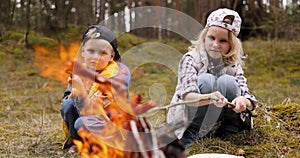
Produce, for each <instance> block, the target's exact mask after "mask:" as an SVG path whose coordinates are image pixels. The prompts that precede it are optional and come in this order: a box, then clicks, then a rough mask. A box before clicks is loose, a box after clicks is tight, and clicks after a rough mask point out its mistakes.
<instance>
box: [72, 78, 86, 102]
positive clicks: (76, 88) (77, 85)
mask: <svg viewBox="0 0 300 158" xmlns="http://www.w3.org/2000/svg"><path fill="white" fill-rule="evenodd" d="M71 82H72V90H71V95H72V97H74V96H81V97H84V96H86V95H87V94H86V91H85V88H84V84H83V82H82V80H81V79H80V77H79V76H77V75H73V76H72V80H71Z"/></svg>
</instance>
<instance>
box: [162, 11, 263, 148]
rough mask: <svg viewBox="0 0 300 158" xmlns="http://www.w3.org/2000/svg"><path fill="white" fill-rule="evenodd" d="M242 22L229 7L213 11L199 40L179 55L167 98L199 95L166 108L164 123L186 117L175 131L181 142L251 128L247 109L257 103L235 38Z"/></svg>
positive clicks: (189, 141) (185, 142) (185, 98)
mask: <svg viewBox="0 0 300 158" xmlns="http://www.w3.org/2000/svg"><path fill="white" fill-rule="evenodd" d="M241 22H242V20H241V18H240V16H239V15H238V13H237V12H235V11H233V10H230V9H226V8H222V9H217V10H215V11H213V12H212V13H211V14H210V15H209V17H208V19H207V23H206V25H205V28H204V29H203V30H202V32H201V34H200V36H199V38H198V40H197V41H195V42H193V44H192V46H191V47H190V48H189V52H187V53H186V54H185V55H184V56H183V57H182V59H181V60H180V63H179V68H178V82H177V86H176V91H175V94H174V96H173V98H172V103H174V102H179V101H187V100H197V99H199V98H204V99H202V100H201V101H199V102H198V103H197V104H193V105H180V106H176V107H172V108H171V109H170V110H169V111H168V114H167V122H168V123H171V122H173V121H179V120H182V118H183V117H187V118H188V122H189V125H188V126H187V127H186V128H182V129H179V130H176V131H175V134H176V136H177V137H178V138H179V139H180V140H181V141H182V142H183V143H184V145H185V146H189V145H191V144H192V143H193V142H194V141H196V140H197V139H199V138H203V137H212V136H216V137H220V138H224V137H226V136H228V135H231V134H235V133H238V132H241V131H243V130H250V129H251V125H252V123H251V122H252V121H251V116H250V113H249V109H250V110H254V109H255V108H256V106H257V100H256V99H255V97H254V96H253V95H252V94H251V93H250V92H249V89H248V86H247V79H246V78H245V76H244V71H243V69H242V65H243V64H244V62H243V60H242V57H243V48H242V44H241V42H240V40H239V39H238V38H237V36H238V34H239V32H240V28H241ZM205 98H206V99H205ZM207 98H208V99H207ZM230 104H231V106H230ZM233 105H234V106H233Z"/></svg>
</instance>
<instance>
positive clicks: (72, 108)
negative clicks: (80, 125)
mask: <svg viewBox="0 0 300 158" xmlns="http://www.w3.org/2000/svg"><path fill="white" fill-rule="evenodd" d="M60 113H61V116H62V118H63V120H64V121H65V123H66V125H67V127H68V130H69V133H70V136H71V137H72V138H74V139H78V140H80V136H79V135H78V134H77V131H76V129H75V128H74V125H75V121H76V120H77V119H78V118H79V114H78V109H77V108H76V104H75V99H73V98H72V99H63V101H62V103H61V109H60Z"/></svg>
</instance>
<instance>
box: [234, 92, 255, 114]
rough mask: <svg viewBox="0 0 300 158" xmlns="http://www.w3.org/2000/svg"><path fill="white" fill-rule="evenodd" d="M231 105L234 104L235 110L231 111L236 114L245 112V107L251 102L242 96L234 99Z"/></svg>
mask: <svg viewBox="0 0 300 158" xmlns="http://www.w3.org/2000/svg"><path fill="white" fill-rule="evenodd" d="M232 103H233V104H235V108H233V109H232V110H233V111H235V112H236V113H240V112H243V111H246V109H247V105H250V104H251V102H250V101H249V100H248V99H247V98H245V97H243V96H238V97H236V98H235V99H234V100H233V101H232Z"/></svg>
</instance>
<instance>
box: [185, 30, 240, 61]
mask: <svg viewBox="0 0 300 158" xmlns="http://www.w3.org/2000/svg"><path fill="white" fill-rule="evenodd" d="M208 28H209V27H206V28H204V29H203V30H202V31H201V32H200V35H199V37H198V39H197V40H196V41H192V45H191V46H190V47H189V50H190V51H191V50H198V51H206V50H205V37H206V34H207V32H208ZM228 33H229V42H230V46H231V48H230V50H229V52H228V53H227V54H226V55H223V61H224V63H225V65H231V64H235V63H240V64H241V65H244V61H243V60H242V58H243V57H244V51H243V47H242V43H241V41H240V40H239V39H238V38H237V37H236V36H235V35H234V34H233V33H232V32H230V31H228Z"/></svg>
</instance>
